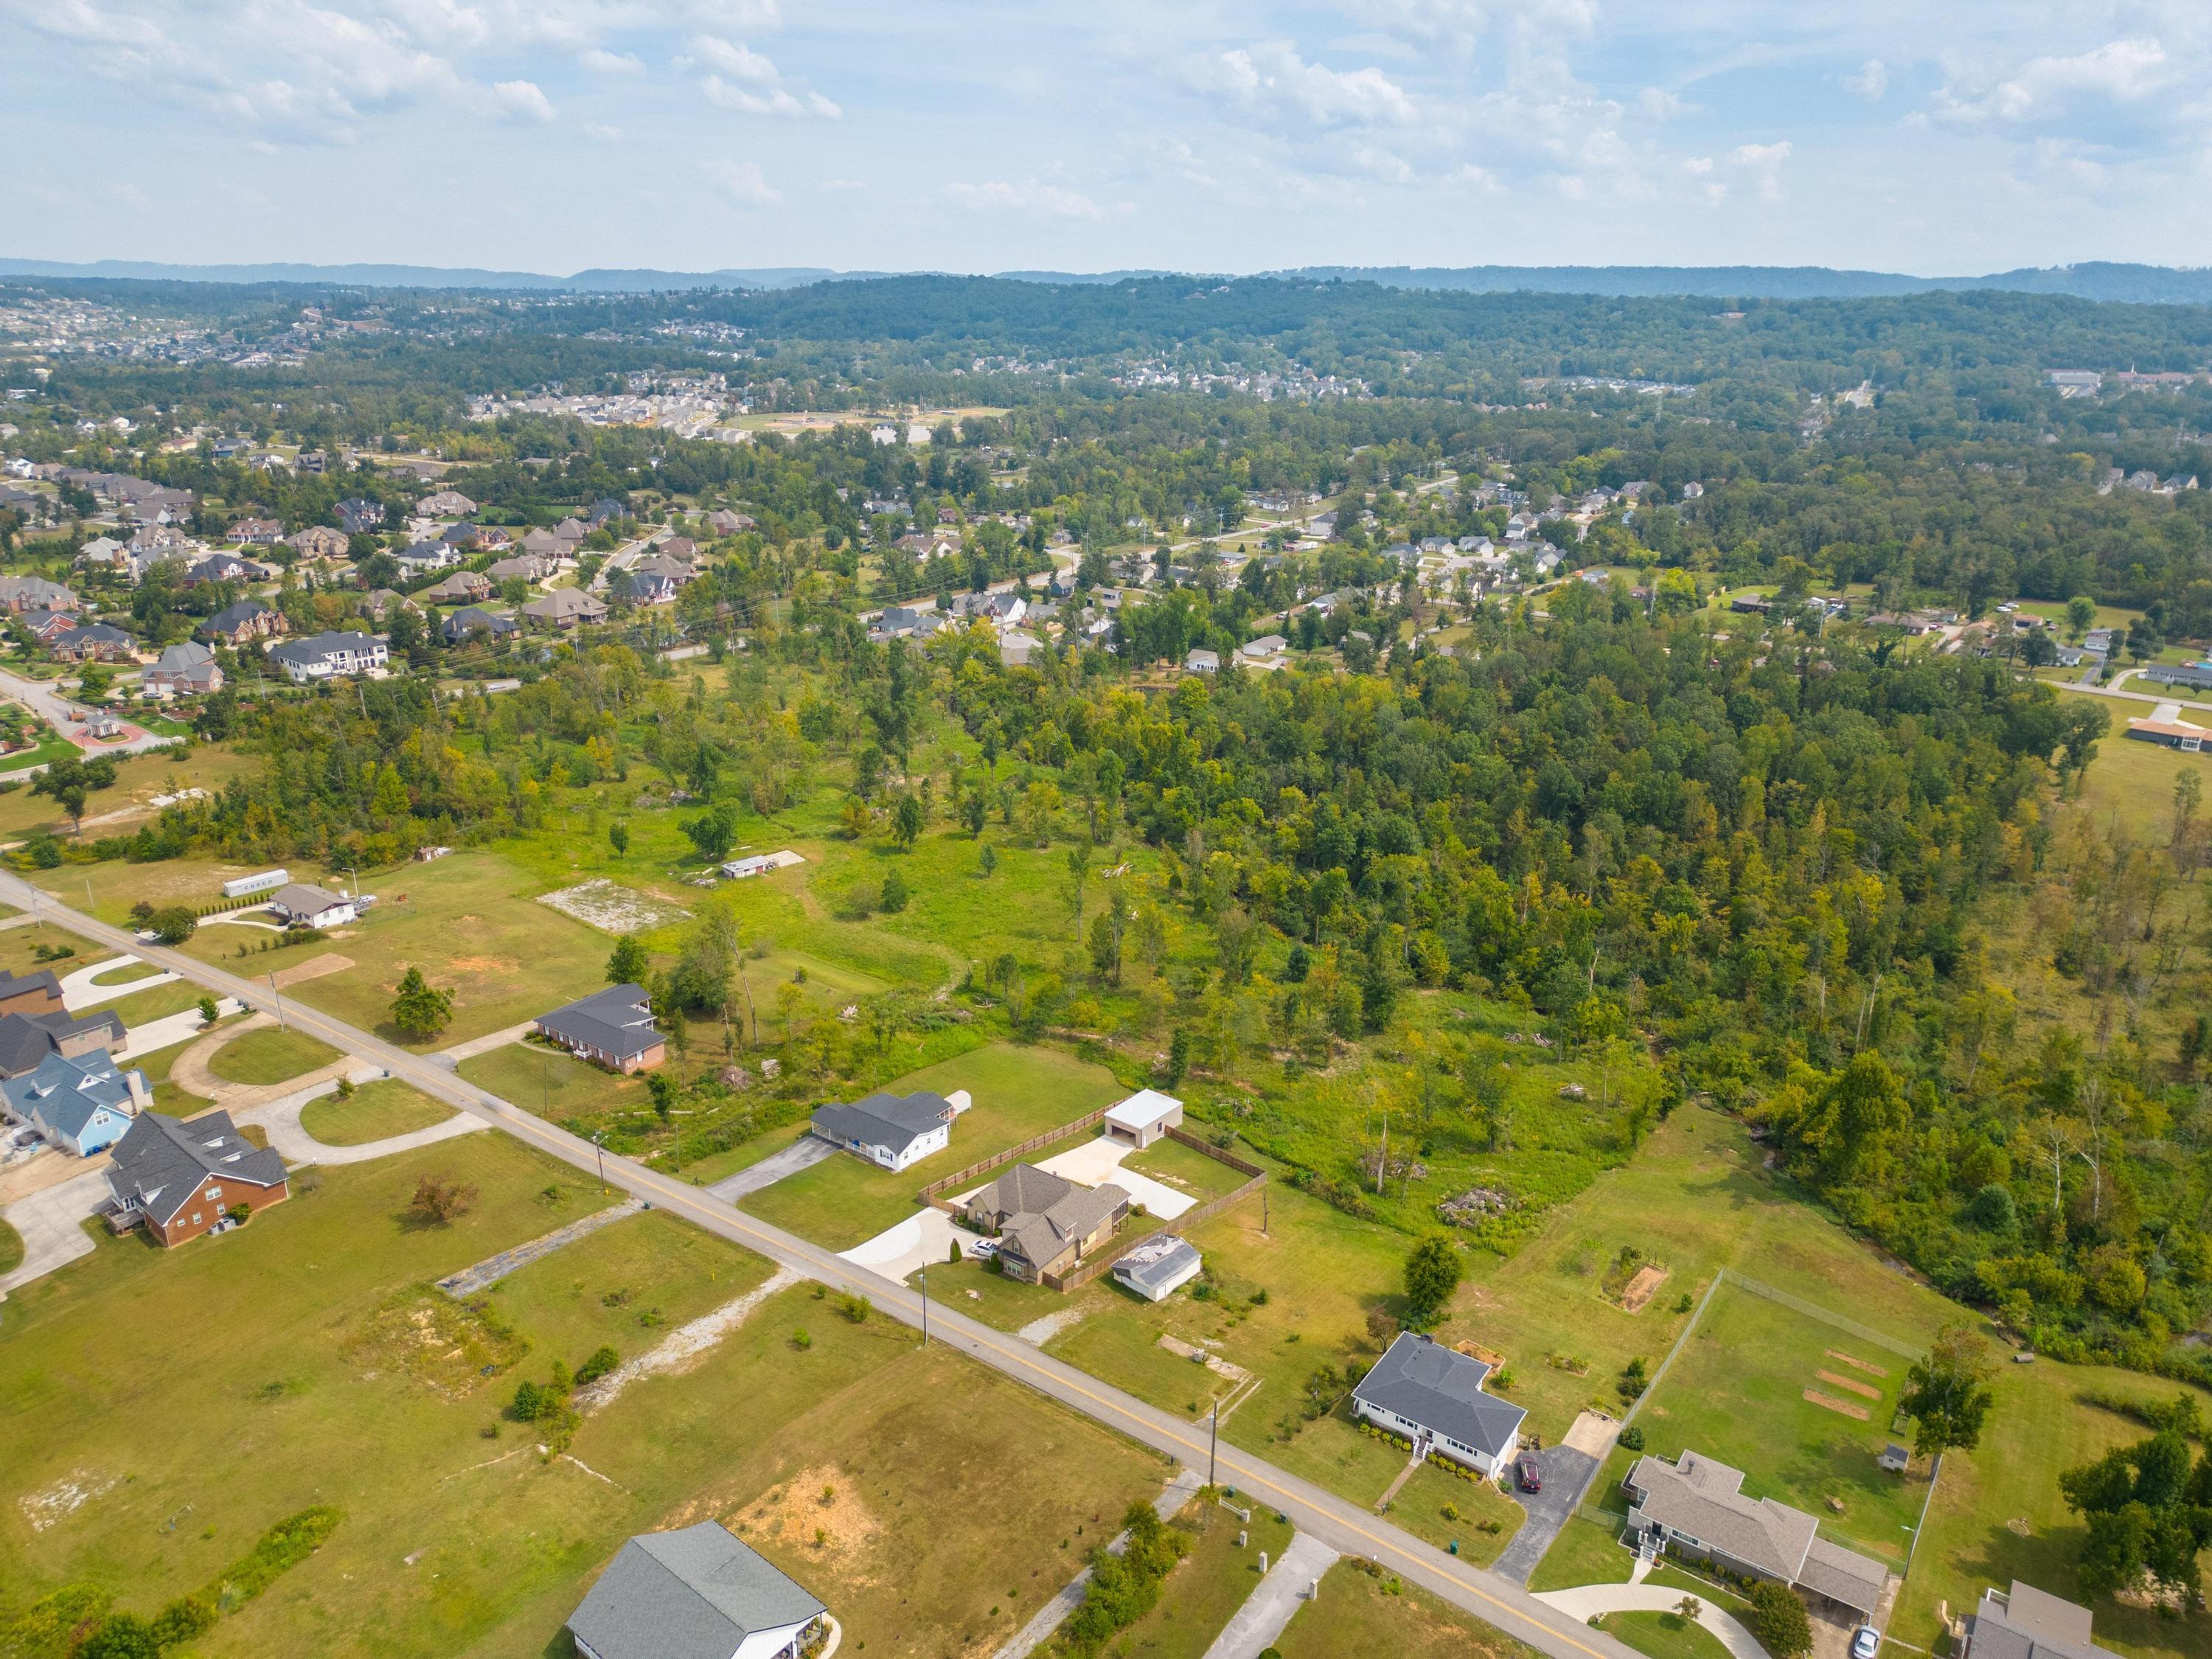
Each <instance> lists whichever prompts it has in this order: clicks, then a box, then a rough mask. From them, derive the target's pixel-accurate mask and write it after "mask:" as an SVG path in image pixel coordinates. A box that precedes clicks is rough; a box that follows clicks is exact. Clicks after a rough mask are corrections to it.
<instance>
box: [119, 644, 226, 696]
mask: <svg viewBox="0 0 2212 1659" xmlns="http://www.w3.org/2000/svg"><path fill="white" fill-rule="evenodd" d="M138 683H139V684H141V685H143V686H144V687H145V688H146V689H147V690H149V691H151V692H152V693H153V694H154V695H155V696H157V697H190V696H203V695H205V694H207V693H210V692H216V691H220V690H222V669H221V668H220V667H218V666H217V665H216V659H215V653H214V652H212V651H210V650H209V649H208V648H207V647H205V646H204V645H202V644H200V643H199V642H198V641H192V640H188V641H185V642H184V643H183V644H181V645H170V646H164V647H162V648H161V660H160V661H159V662H157V663H155V665H153V666H152V667H151V668H149V669H148V670H147V671H145V672H144V673H143V674H142V675H140V676H139V677H138Z"/></svg>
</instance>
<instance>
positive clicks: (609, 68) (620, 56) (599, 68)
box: [576, 46, 645, 75]
mask: <svg viewBox="0 0 2212 1659" xmlns="http://www.w3.org/2000/svg"><path fill="white" fill-rule="evenodd" d="M576 61H577V62H578V63H580V64H582V65H583V66H584V67H585V68H586V69H587V70H591V71H592V73H593V74H595V75H636V74H638V73H640V72H641V71H642V70H644V68H645V63H644V60H643V59H641V58H639V57H638V55H637V54H636V53H635V52H609V51H607V50H606V49H605V47H603V46H593V47H591V48H590V49H589V50H587V51H586V52H582V53H580V54H579V55H578V57H577V58H576Z"/></svg>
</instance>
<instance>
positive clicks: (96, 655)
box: [48, 623, 138, 662]
mask: <svg viewBox="0 0 2212 1659" xmlns="http://www.w3.org/2000/svg"><path fill="white" fill-rule="evenodd" d="M48 648H49V649H50V650H52V652H53V653H54V655H55V656H56V657H58V658H59V659H61V660H62V661H64V662H136V661H137V659H138V641H136V640H134V639H132V638H131V636H130V635H128V634H126V633H125V632H124V631H123V630H122V629H119V628H114V627H111V626H109V625H108V624H107V623H86V624H85V625H84V626H83V627H82V628H72V629H70V630H69V631H68V632H67V633H65V634H59V635H55V637H54V641H53V644H52V646H51V647H48Z"/></svg>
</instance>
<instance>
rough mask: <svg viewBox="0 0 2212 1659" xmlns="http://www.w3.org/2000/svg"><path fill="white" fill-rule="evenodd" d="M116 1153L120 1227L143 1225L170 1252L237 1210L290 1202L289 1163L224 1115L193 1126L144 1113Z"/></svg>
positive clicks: (112, 1179) (113, 1174)
mask: <svg viewBox="0 0 2212 1659" xmlns="http://www.w3.org/2000/svg"><path fill="white" fill-rule="evenodd" d="M110 1155H111V1156H112V1158H113V1160H114V1161H113V1162H112V1164H110V1165H109V1166H108V1170H107V1188H108V1191H109V1192H111V1193H112V1194H114V1198H115V1204H114V1208H113V1211H112V1216H113V1218H114V1222H115V1224H116V1225H118V1226H121V1227H135V1226H141V1225H143V1227H144V1228H145V1229H146V1231H148V1232H149V1234H150V1235H152V1236H153V1237H155V1238H156V1239H158V1240H160V1241H161V1243H163V1244H164V1245H167V1246H172V1247H173V1246H175V1245H179V1244H181V1243H185V1240H187V1239H192V1238H197V1237H199V1236H200V1235H201V1234H202V1233H204V1232H209V1231H212V1230H213V1229H214V1228H215V1227H216V1226H217V1225H220V1224H221V1223H222V1219H223V1218H224V1216H225V1215H226V1214H227V1213H228V1212H230V1211H231V1210H233V1209H235V1208H238V1207H240V1206H244V1207H245V1208H246V1209H248V1210H264V1209H266V1208H268V1206H270V1205H271V1204H281V1203H283V1201H284V1200H286V1199H287V1198H289V1197H290V1196H291V1172H290V1171H289V1170H287V1169H285V1167H284V1160H283V1158H280V1157H279V1156H277V1154H276V1150H275V1149H274V1148H273V1147H268V1146H255V1145H254V1144H253V1143H252V1141H250V1140H247V1139H246V1138H245V1137H244V1136H242V1135H240V1133H238V1127H237V1126H236V1125H235V1124H234V1123H233V1122H232V1121H230V1114H229V1113H228V1112H225V1111H213V1112H203V1113H202V1114H201V1115H199V1116H197V1117H196V1118H193V1119H192V1120H191V1121H190V1122H185V1121H182V1120H180V1119H178V1118H173V1117H170V1116H167V1115H165V1114H163V1113H161V1112H141V1113H139V1114H138V1115H137V1117H134V1118H132V1119H131V1127H129V1128H128V1129H126V1130H125V1131H124V1133H123V1139H120V1140H118V1141H117V1142H116V1143H115V1145H114V1146H113V1147H112V1149H111V1154H110Z"/></svg>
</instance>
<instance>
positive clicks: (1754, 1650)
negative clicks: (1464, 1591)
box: [1536, 1584, 1766, 1659]
mask: <svg viewBox="0 0 2212 1659" xmlns="http://www.w3.org/2000/svg"><path fill="white" fill-rule="evenodd" d="M1688 1594H1692V1592H1689V1591H1685V1590H1679V1589H1660V1588H1659V1587H1658V1586H1657V1585H1656V1584H1584V1585H1583V1586H1582V1587H1581V1588H1580V1589H1563V1590H1547V1591H1545V1592H1544V1593H1543V1594H1542V1595H1539V1596H1538V1597H1537V1598H1536V1599H1537V1600H1538V1601H1542V1602H1545V1603H1547V1605H1549V1606H1552V1607H1557V1608H1559V1611H1560V1612H1562V1613H1570V1614H1571V1615H1572V1616H1574V1617H1575V1618H1577V1619H1581V1620H1590V1619H1594V1618H1595V1617H1597V1616H1598V1615H1599V1614H1600V1613H1672V1612H1674V1609H1675V1608H1676V1607H1679V1606H1680V1604H1681V1601H1682V1597H1683V1596H1684V1595H1688ZM1698 1622H1699V1624H1700V1625H1702V1626H1705V1629H1707V1630H1709V1631H1711V1632H1712V1633H1713V1634H1714V1635H1715V1636H1717V1637H1718V1638H1720V1640H1721V1645H1722V1646H1723V1647H1725V1648H1726V1649H1727V1650H1729V1659H1766V1650H1765V1648H1763V1647H1761V1646H1759V1638H1757V1637H1755V1636H1753V1634H1752V1633H1751V1632H1749V1631H1747V1630H1746V1629H1745V1628H1744V1627H1743V1626H1742V1625H1741V1624H1739V1623H1738V1622H1737V1621H1736V1620H1735V1619H1733V1618H1732V1617H1730V1616H1729V1614H1727V1613H1723V1612H1722V1611H1721V1610H1720V1609H1719V1608H1718V1607H1715V1606H1714V1605H1713V1604H1712V1603H1711V1601H1707V1600H1706V1599H1705V1597H1703V1596H1699V1598H1698Z"/></svg>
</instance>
